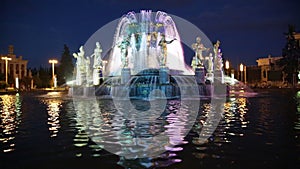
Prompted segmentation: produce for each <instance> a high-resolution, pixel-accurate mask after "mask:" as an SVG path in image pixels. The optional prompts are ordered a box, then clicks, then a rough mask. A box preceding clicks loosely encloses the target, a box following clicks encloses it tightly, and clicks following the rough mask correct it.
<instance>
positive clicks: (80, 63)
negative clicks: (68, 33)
mask: <svg viewBox="0 0 300 169" xmlns="http://www.w3.org/2000/svg"><path fill="white" fill-rule="evenodd" d="M73 56H74V58H75V59H76V84H77V85H81V84H82V79H81V75H82V74H83V73H84V72H85V71H86V70H85V66H86V65H85V58H84V50H83V46H80V48H79V53H73Z"/></svg>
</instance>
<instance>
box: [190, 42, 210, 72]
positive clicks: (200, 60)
mask: <svg viewBox="0 0 300 169" xmlns="http://www.w3.org/2000/svg"><path fill="white" fill-rule="evenodd" d="M192 48H193V50H194V51H195V57H196V64H197V67H202V66H203V60H204V57H203V55H202V52H203V51H206V50H209V48H206V47H205V46H204V45H203V44H202V43H201V38H200V37H199V36H198V37H197V38H196V43H194V44H193V45H192Z"/></svg>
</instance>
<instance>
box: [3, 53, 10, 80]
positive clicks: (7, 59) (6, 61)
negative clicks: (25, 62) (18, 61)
mask: <svg viewBox="0 0 300 169" xmlns="http://www.w3.org/2000/svg"><path fill="white" fill-rule="evenodd" d="M1 59H2V60H5V82H6V83H7V67H8V64H7V63H8V61H9V60H11V58H8V57H6V56H5V57H1Z"/></svg>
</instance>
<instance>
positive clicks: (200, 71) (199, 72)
mask: <svg viewBox="0 0 300 169" xmlns="http://www.w3.org/2000/svg"><path fill="white" fill-rule="evenodd" d="M195 79H196V81H197V83H198V84H204V83H205V69H204V67H200V68H196V69H195Z"/></svg>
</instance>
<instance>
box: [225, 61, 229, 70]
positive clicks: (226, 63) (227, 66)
mask: <svg viewBox="0 0 300 169" xmlns="http://www.w3.org/2000/svg"><path fill="white" fill-rule="evenodd" d="M225 69H229V61H228V60H226V62H225Z"/></svg>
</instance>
